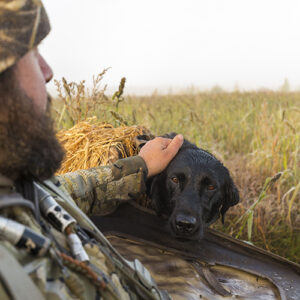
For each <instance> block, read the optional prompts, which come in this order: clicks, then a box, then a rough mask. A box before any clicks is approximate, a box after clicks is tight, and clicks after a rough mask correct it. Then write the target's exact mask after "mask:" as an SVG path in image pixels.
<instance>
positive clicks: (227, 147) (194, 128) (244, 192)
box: [55, 81, 300, 263]
mask: <svg viewBox="0 0 300 300" xmlns="http://www.w3.org/2000/svg"><path fill="white" fill-rule="evenodd" d="M96 82H97V81H96ZM98 83H99V81H98ZM72 88H73V92H72V91H69V92H68V91H66V89H65V88H61V90H63V91H61V93H60V98H63V99H67V100H68V101H69V103H71V105H73V106H74V109H73V110H74V112H75V111H77V114H76V118H77V120H80V119H84V118H86V117H88V116H92V115H96V116H97V118H98V119H100V120H103V121H108V122H110V123H112V124H114V125H119V124H121V123H125V122H126V124H129V125H133V124H139V125H144V126H146V127H148V128H150V129H151V130H152V132H153V133H154V134H157V135H159V134H163V133H166V132H171V131H175V132H178V133H182V134H183V135H184V136H185V137H186V138H187V139H189V140H190V141H192V142H194V143H195V144H196V145H197V146H199V147H201V148H204V149H206V150H208V151H210V152H211V153H213V154H214V155H216V156H217V157H218V158H219V159H220V160H221V161H223V163H224V165H225V166H227V167H228V168H229V170H230V171H231V174H232V176H233V178H234V181H235V183H236V185H237V186H238V188H239V190H240V196H241V203H240V204H239V205H237V206H236V207H234V208H232V209H230V210H229V212H228V213H227V217H226V219H225V226H223V225H222V224H221V222H219V221H218V222H217V223H216V224H215V225H214V227H215V228H216V229H218V230H221V231H224V232H226V233H228V234H230V235H232V236H234V237H238V238H240V239H243V240H247V241H249V242H252V243H253V244H255V245H257V246H259V247H263V248H264V249H267V250H269V251H272V252H274V253H277V254H279V255H281V256H284V257H286V258H288V259H290V260H292V261H295V262H298V263H300V234H299V233H300V165H299V164H300V163H299V162H300V159H299V158H300V93H291V92H247V93H240V92H234V93H224V92H222V91H221V92H219V93H199V94H192V93H191V94H180V95H157V94H153V95H152V96H147V97H138V96H127V97H124V98H123V96H122V94H123V88H124V82H123V88H122V86H120V89H122V91H118V92H116V93H115V94H114V96H113V97H112V98H109V97H106V96H105V95H104V92H103V89H102V91H100V92H99V89H98V90H97V89H96V90H95V93H94V95H93V93H91V95H87V93H83V92H82V91H83V90H84V88H82V90H81V92H80V89H79V93H81V94H80V95H79V96H78V85H76V84H72ZM72 93H73V94H72ZM95 95H98V96H95ZM76 99H77V100H76ZM76 101H77V102H76ZM66 103H67V102H65V105H64V104H63V101H58V100H57V101H55V109H56V111H57V115H56V120H57V126H58V128H66V127H70V126H72V124H74V122H76V120H74V118H72V112H71V110H70V112H68V105H66ZM94 104H95V106H93V105H94ZM85 107H91V108H90V109H88V111H87V110H86V109H85ZM62 111H63V113H62Z"/></svg>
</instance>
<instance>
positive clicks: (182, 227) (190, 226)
mask: <svg viewBox="0 0 300 300" xmlns="http://www.w3.org/2000/svg"><path fill="white" fill-rule="evenodd" d="M196 227H197V219H196V218H195V217H193V216H187V215H184V214H178V215H177V216H176V218H175V230H176V231H177V233H179V234H184V235H186V234H191V233H193V232H194V231H195V229H196Z"/></svg>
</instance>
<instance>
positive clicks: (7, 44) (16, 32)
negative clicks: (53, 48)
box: [0, 0, 50, 73]
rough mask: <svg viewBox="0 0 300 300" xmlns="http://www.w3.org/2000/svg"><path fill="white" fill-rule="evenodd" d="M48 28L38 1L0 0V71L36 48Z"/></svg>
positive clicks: (46, 19) (45, 16)
mask: <svg viewBox="0 0 300 300" xmlns="http://www.w3.org/2000/svg"><path fill="white" fill-rule="evenodd" d="M49 31H50V24H49V20H48V16H47V14H46V11H45V9H44V7H43V4H42V2H41V1H40V0H0V73H1V72H3V71H4V70H6V69H7V68H9V67H11V66H12V65H13V64H15V63H16V62H17V61H18V59H20V58H21V57H22V56H24V55H25V54H26V53H27V52H28V51H29V50H30V49H32V48H34V47H36V46H37V45H38V44H39V43H40V42H41V41H42V40H43V39H44V38H45V37H46V35H47V34H48V33H49Z"/></svg>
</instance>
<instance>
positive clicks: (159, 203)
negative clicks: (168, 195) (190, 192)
mask: <svg viewBox="0 0 300 300" xmlns="http://www.w3.org/2000/svg"><path fill="white" fill-rule="evenodd" d="M164 177H165V176H164V174H163V173H161V174H159V175H156V176H154V177H152V178H150V179H148V180H147V183H146V186H147V195H148V197H149V198H150V199H151V206H152V208H153V209H154V210H155V211H156V213H157V214H158V215H160V214H162V212H163V210H164V207H165V203H164V191H165V187H164V184H165V183H164V182H165V180H164Z"/></svg>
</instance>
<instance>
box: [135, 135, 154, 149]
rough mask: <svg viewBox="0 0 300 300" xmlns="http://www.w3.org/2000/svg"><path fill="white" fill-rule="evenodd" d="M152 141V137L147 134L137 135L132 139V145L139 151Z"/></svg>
mask: <svg viewBox="0 0 300 300" xmlns="http://www.w3.org/2000/svg"><path fill="white" fill-rule="evenodd" d="M153 139H154V136H152V135H151V136H150V135H147V134H143V135H138V136H136V137H135V138H134V144H135V146H136V147H137V148H138V149H139V150H141V148H142V147H143V146H145V144H146V143H147V142H148V141H150V140H153Z"/></svg>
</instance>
